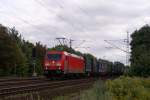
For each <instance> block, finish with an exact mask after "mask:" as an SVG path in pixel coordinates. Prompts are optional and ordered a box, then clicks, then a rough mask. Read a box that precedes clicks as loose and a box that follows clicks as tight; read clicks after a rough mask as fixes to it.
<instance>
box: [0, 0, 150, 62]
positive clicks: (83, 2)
mask: <svg viewBox="0 0 150 100" xmlns="http://www.w3.org/2000/svg"><path fill="white" fill-rule="evenodd" d="M149 21H150V1H149V0H1V1H0V23H1V24H3V25H5V26H9V27H13V26H15V27H16V29H17V30H19V32H20V33H21V34H22V35H23V36H24V37H25V39H27V40H29V41H31V42H34V43H35V42H37V41H41V42H42V43H43V44H46V45H47V46H49V47H51V46H54V45H55V44H56V41H55V40H54V39H55V38H56V37H60V36H63V37H67V38H73V39H75V40H76V41H74V42H73V45H74V47H76V46H77V45H79V44H80V43H81V42H82V40H86V41H87V42H85V43H84V44H82V45H81V47H90V48H88V49H87V48H86V49H85V48H77V50H80V51H82V52H90V53H92V54H94V55H95V56H97V57H101V58H105V59H109V60H111V61H115V60H120V61H122V62H124V63H125V53H124V52H122V51H120V50H117V49H108V48H106V47H109V46H110V45H109V44H107V43H106V42H104V40H117V39H125V38H126V32H127V31H129V33H130V34H131V33H132V32H133V31H134V30H135V29H138V28H140V27H141V26H142V25H144V24H149ZM112 43H113V44H115V45H117V46H119V47H121V48H123V49H125V44H123V43H122V41H118V42H112Z"/></svg>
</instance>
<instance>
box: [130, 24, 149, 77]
mask: <svg viewBox="0 0 150 100" xmlns="http://www.w3.org/2000/svg"><path fill="white" fill-rule="evenodd" d="M131 37H132V41H131V50H132V52H131V69H130V74H131V75H136V76H146V77H147V76H150V26H148V25H145V26H144V27H142V28H141V29H139V30H136V31H135V32H134V33H133V34H132V35H131Z"/></svg>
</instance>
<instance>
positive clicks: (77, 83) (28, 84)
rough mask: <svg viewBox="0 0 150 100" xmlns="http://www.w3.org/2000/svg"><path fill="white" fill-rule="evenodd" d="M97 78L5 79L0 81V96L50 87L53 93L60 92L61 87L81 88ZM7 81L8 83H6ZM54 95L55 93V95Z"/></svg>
mask: <svg viewBox="0 0 150 100" xmlns="http://www.w3.org/2000/svg"><path fill="white" fill-rule="evenodd" d="M94 81H95V79H76V80H65V81H49V80H46V79H42V80H30V81H29V80H22V81H21V80H19V81H7V82H5V81H3V82H0V97H7V96H11V95H16V94H22V93H30V92H34V91H41V90H46V89H49V92H51V95H52V94H54V91H55V93H56V92H60V91H59V89H65V88H73V87H76V88H79V89H80V88H81V86H82V87H83V86H87V85H89V84H92V83H93V82H94ZM6 83H7V84H6ZM53 96H54V95H53Z"/></svg>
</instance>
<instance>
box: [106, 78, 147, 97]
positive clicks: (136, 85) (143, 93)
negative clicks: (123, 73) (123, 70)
mask: <svg viewBox="0 0 150 100" xmlns="http://www.w3.org/2000/svg"><path fill="white" fill-rule="evenodd" d="M106 91H108V92H109V93H110V95H111V96H112V100H150V79H144V78H130V77H120V78H119V79H116V80H113V81H107V83H106Z"/></svg>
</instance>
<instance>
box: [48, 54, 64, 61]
mask: <svg viewBox="0 0 150 100" xmlns="http://www.w3.org/2000/svg"><path fill="white" fill-rule="evenodd" d="M47 57H48V59H49V60H60V59H61V54H47Z"/></svg>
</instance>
